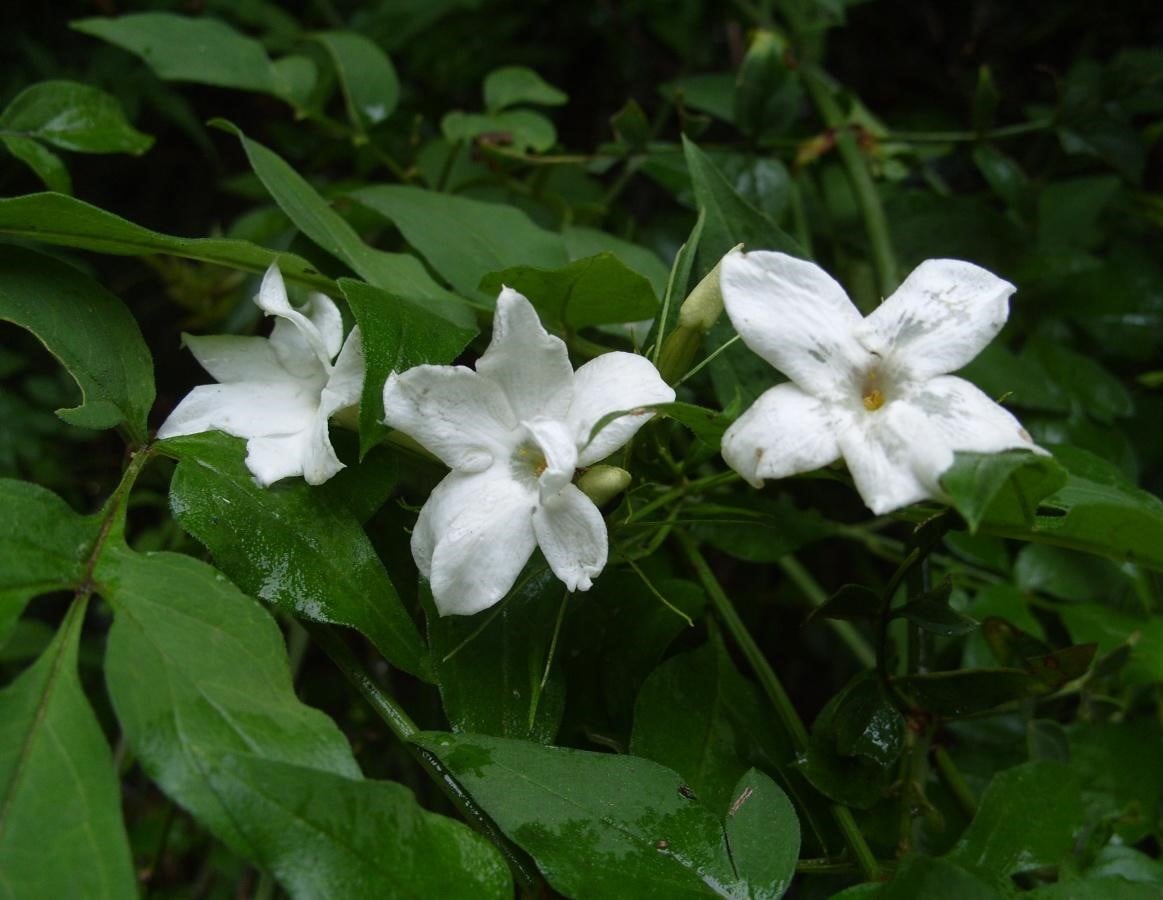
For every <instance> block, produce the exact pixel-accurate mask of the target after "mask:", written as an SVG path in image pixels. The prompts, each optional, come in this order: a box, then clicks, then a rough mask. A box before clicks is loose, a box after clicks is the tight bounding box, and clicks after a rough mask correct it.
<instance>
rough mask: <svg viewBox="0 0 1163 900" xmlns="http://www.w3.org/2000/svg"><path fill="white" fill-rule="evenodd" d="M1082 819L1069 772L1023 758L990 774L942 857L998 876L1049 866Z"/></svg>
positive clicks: (1076, 787) (1060, 854) (1056, 765)
mask: <svg viewBox="0 0 1163 900" xmlns="http://www.w3.org/2000/svg"><path fill="white" fill-rule="evenodd" d="M1082 823H1083V811H1082V796H1081V792H1080V789H1079V785H1078V780H1077V779H1076V778H1075V776H1074V773H1073V772H1071V771H1070V769H1068V768H1067V767H1066V766H1064V765H1062V764H1061V763H1053V762H1031V763H1025V764H1024V765H1020V766H1015V767H1014V768H1012V769H1007V770H1006V771H1004V772H1001V773H999V774H998V775H995V776H994V778H993V781H991V782H990V785H989V787H988V788H987V789H986V791H985V793H984V794H983V795H982V797H981V803H980V805H979V807H978V810H977V815H976V816H974V817H973V821H972V822H970V823H969V827H968V828H967V829H966V830H965V833H964V834H963V835H962V836H961V840H960V841H959V842H958V844H957V846H956V847H955V848H954V849H953V850H952V851H951V852H950V853H949V855H948V858H949V859H950V860H952V861H953V862H955V863H958V864H959V865H963V866H965V867H966V868H968V869H971V870H978V871H981V872H984V873H987V874H989V875H992V876H994V877H998V878H1005V877H1006V876H1009V875H1013V874H1014V873H1016V872H1029V871H1031V870H1034V869H1041V868H1044V867H1047V866H1054V865H1056V864H1058V863H1059V862H1061V861H1062V860H1063V859H1064V858H1065V857H1066V856H1067V854H1068V853H1070V851H1071V849H1072V848H1073V846H1074V836H1075V833H1076V831H1077V830H1078V829H1080V828H1081V827H1082Z"/></svg>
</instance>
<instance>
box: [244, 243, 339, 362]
mask: <svg viewBox="0 0 1163 900" xmlns="http://www.w3.org/2000/svg"><path fill="white" fill-rule="evenodd" d="M254 302H255V303H257V304H258V306H259V308H260V309H261V310H262V311H263V312H265V313H266V314H267V315H268V316H277V317H278V321H276V322H275V327H274V329H273V330H272V331H271V346H272V347H273V348H274V351H275V353H276V354H277V355H278V357H279V361H280V362H282V364H283V365H284V366H285V367H286V368H287V369H288V370H289V371H291V372H294V373H295V374H296V375H303V374H308V373H309V372H310V370H311V369H312V366H314V365H320V366H323V367H328V366H330V364H331V360H332V359H333V358H334V357H335V354H336V353H338V352H339V344H340V342H341V341H342V340H343V317H342V316H341V315H340V314H339V307H337V306H336V305H335V301H333V300H332V299H331V298H330V297H328V296H326V295H324V294H312V295H311V297H310V299H309V300H308V301H307V305H306V306H304V307H303V309H302V310H298V309H295V307H293V306H292V305H291V301H290V300H289V299H288V297H287V286H286V284H284V282H283V275H282V273H281V272H280V271H279V267H278V266H277V265H276V264H275V263H271V265H270V268H268V269H267V270H266V274H265V275H263V279H262V284H261V285H260V286H259V290H258V295H257V296H256V297H255V298H254Z"/></svg>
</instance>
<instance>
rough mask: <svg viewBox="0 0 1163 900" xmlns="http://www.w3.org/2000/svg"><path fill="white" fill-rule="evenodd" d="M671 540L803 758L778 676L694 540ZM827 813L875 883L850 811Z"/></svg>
mask: <svg viewBox="0 0 1163 900" xmlns="http://www.w3.org/2000/svg"><path fill="white" fill-rule="evenodd" d="M675 537H676V538H677V539H678V542H679V544H680V545H681V547H682V549H683V552H684V553H685V555H686V557H687V560H688V562H690V564H691V567H692V568H693V569H694V570H695V574H696V575H697V576H698V579H699V582H700V583H701V584H702V586H703V590H705V591H706V592H707V596H708V597H710V599H711V605H712V606H713V607H714V608H715V612H717V613H718V614H719V617H720V618H721V619H722V620H723V624H725V625H726V626H727V630H728V631H729V632H731V636H732V637H733V638H734V639H735V643H737V644H738V645H739V649H740V650H742V651H743V655H744V657H746V659H747V662H748V663H749V664H750V666H751V670H752V671H753V672H754V673H755V677H756V678H758V679H759V683H760V685H761V686H762V688H763V691H764V693H765V694H767V698H768V699H769V700H770V701H771V705H772V706H773V707H775V713H776V715H777V716H778V717H779V720H780V722H781V723H782V725H783V727H784V730H785V731H786V732H787V734H788V736H789V737H790V738H791V741H792V745H793V748H794V749H795V752H796V755H797V756H803V755H804V754H806V753H807V752H808V744H809V740H810V739H809V737H808V730H807V728H805V727H804V723H803V720H802V719H801V718H800V715H799V713H798V712H796V708H795V706H794V705H793V704H792V702H791V698H790V697H789V696H788V694H787V691H786V690H784V687H783V684H782V682H780V680H779V676H778V675H776V674H775V670H774V669H773V668H772V667H771V664H770V663H769V662H768V661H767V657H765V656H764V655H763V651H762V650H760V649H759V645H758V644H757V643H755V638H753V637H752V636H751V632H750V631H748V630H747V626H746V625H745V624H744V623H743V620H742V619H741V618H740V617H739V613H738V612H736V610H735V607H734V605H733V604H732V603H731V598H730V597H728V596H727V594H726V592H725V591H724V590H723V588H722V586H721V585H720V584H719V580H718V579H717V578H716V577H715V573H714V572H713V571H711V567H710V565H709V564H708V563H707V560H706V558H704V556H703V555H702V553H700V552H699V548H698V545H697V544H696V543H695V541H694V539H693V538H691V536H690V535H688V534H687V533H686V532H683V531H676V532H675ZM831 811H832V817H833V818H834V819H835V821H836V825H837V827H838V828H839V829H840V832H841V834H843V836H844V841H845V843H847V845H848V848H849V850H851V851H852V855H853V857H854V859H855V860H856V863H857V865H859V867H860V871H861V872H862V873H863V874H864V877H865V878H867V879H868V880H870V881H874V880H876V879H877V878H878V877H879V876H880V867H879V865H878V863H877V861H876V857H875V856H874V855H873V853H872V849H871V848H870V847H869V846H868V843H867V842H866V841H865V840H864V835H862V834H861V833H860V829H859V828H858V827H857V825H856V820H855V819H854V818H853V816H852V811H851V810H850V809H848V808H847V807H846V806H841V805H840V804H838V803H834V804H832V806H831Z"/></svg>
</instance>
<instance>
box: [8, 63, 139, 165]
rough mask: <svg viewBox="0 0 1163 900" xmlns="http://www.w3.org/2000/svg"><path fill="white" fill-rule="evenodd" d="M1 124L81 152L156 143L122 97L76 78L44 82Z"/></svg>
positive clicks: (19, 99) (21, 97) (16, 102)
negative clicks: (130, 117) (130, 116)
mask: <svg viewBox="0 0 1163 900" xmlns="http://www.w3.org/2000/svg"><path fill="white" fill-rule="evenodd" d="M0 128H2V129H4V131H5V132H19V133H20V134H22V135H23V136H24V137H27V138H36V139H37V140H40V141H44V142H45V143H46V144H51V145H52V146H54V147H59V148H60V149H62V150H72V151H74V152H77V153H131V154H133V155H134V156H138V155H140V154H142V153H144V152H145V151H146V150H148V149H149V148H150V145H151V144H153V138H151V137H150V136H149V135H146V134H142V133H141V132H140V131H137V130H136V129H134V128H133V126H132V125H130V124H129V122H128V121H126V118H125V113H123V112H122V111H121V106H120V105H119V104H118V102H117V100H116V99H115V98H113V97H111V96H110V95H109V94H107V93H105V92H104V91H102V90H98V89H97V88H94V87H89V86H88V85H85V84H78V83H77V82H75V81H41V82H39V83H37V84H34V85H32V86H30V87H27V88H25V89H24V90H23V91H21V92H20V93H19V94H17V95H16V97H15V98H14V99H13V100H12V102H11V103H9V104H8V106H7V107H6V108H5V109H4V112H3V113H0Z"/></svg>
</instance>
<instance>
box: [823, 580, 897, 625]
mask: <svg viewBox="0 0 1163 900" xmlns="http://www.w3.org/2000/svg"><path fill="white" fill-rule="evenodd" d="M883 608H884V599H883V598H882V597H881V596H880V594H878V593H877V592H876V591H874V590H872V588H869V587H865V586H864V585H862V584H845V585H841V587H840V589H839V590H838V591H836V593H834V594H833V595H832V596H831V597H829V598H828V599H827V600H825V601H824V603H823V604H821V605H820V606H817V607H816V608H815V609H813V610H812V611H811V613H810V614H809V615H808V620H809V621H810V620H812V619H817V618H819V619H875V618H877V617H878V616H879V615H880V611H881V609H883Z"/></svg>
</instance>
